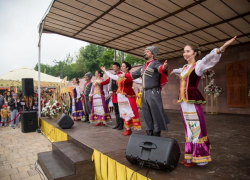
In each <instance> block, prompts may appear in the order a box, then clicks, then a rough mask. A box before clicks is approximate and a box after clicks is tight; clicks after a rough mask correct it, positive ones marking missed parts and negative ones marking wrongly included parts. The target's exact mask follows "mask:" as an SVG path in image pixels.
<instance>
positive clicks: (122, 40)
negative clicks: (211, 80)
mask: <svg viewBox="0 0 250 180" xmlns="http://www.w3.org/2000/svg"><path fill="white" fill-rule="evenodd" d="M42 25H43V26H42ZM39 29H40V30H42V33H55V34H59V35H63V36H67V37H70V38H74V39H78V40H82V41H86V42H89V43H93V44H97V45H101V46H105V47H109V48H112V49H116V50H119V51H122V52H125V53H128V54H132V55H135V56H137V57H140V58H142V56H143V50H144V48H145V47H146V46H150V45H155V46H157V47H158V48H159V54H158V56H157V59H159V60H164V59H171V58H174V57H179V56H181V55H182V50H183V47H184V45H185V44H187V43H192V44H197V45H199V46H200V47H202V50H203V51H207V50H211V49H213V48H215V47H219V46H221V45H222V44H223V43H224V42H225V41H227V40H228V39H230V38H231V37H233V36H235V35H237V36H238V38H237V40H236V41H235V42H234V45H236V44H242V43H248V42H249V41H250V1H249V0H237V1H235V0H154V1H151V0H53V1H52V3H51V5H50V7H49V8H48V10H47V12H46V14H45V15H44V17H43V19H42V21H41V23H40V28H39Z"/></svg>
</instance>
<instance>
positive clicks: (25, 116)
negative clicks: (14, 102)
mask: <svg viewBox="0 0 250 180" xmlns="http://www.w3.org/2000/svg"><path fill="white" fill-rule="evenodd" d="M37 116H38V115H37V112H36V111H23V112H21V126H22V132H23V133H27V132H35V131H36V130H37V128H38V121H37Z"/></svg>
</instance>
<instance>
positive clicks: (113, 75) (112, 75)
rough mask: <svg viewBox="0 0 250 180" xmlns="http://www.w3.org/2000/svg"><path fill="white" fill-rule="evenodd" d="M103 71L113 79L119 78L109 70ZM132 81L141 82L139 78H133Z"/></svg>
mask: <svg viewBox="0 0 250 180" xmlns="http://www.w3.org/2000/svg"><path fill="white" fill-rule="evenodd" d="M105 73H106V74H107V76H108V77H110V78H111V79H113V80H117V79H118V78H119V76H117V75H115V74H112V73H111V72H109V71H105ZM133 82H134V83H136V84H142V79H141V78H137V79H134V80H133Z"/></svg>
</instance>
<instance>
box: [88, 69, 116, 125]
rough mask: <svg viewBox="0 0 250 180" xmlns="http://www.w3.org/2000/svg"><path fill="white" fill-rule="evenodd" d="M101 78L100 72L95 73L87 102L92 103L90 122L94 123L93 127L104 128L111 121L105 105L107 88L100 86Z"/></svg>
mask: <svg viewBox="0 0 250 180" xmlns="http://www.w3.org/2000/svg"><path fill="white" fill-rule="evenodd" d="M102 77H103V74H102V72H101V71H96V72H95V80H94V82H93V85H92V87H91V90H90V94H89V101H90V102H92V108H91V115H90V122H91V123H96V124H95V126H105V124H106V122H107V121H110V120H111V116H110V113H109V110H108V105H107V103H106V98H107V97H108V87H107V85H104V86H103V85H100V83H101V82H102V81H103V79H102Z"/></svg>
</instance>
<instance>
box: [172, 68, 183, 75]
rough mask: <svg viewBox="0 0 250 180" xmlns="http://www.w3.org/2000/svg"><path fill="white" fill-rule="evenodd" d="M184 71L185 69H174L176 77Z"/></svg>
mask: <svg viewBox="0 0 250 180" xmlns="http://www.w3.org/2000/svg"><path fill="white" fill-rule="evenodd" d="M182 69H183V68H178V69H174V70H173V72H174V74H175V75H177V76H180V74H181V71H182Z"/></svg>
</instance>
